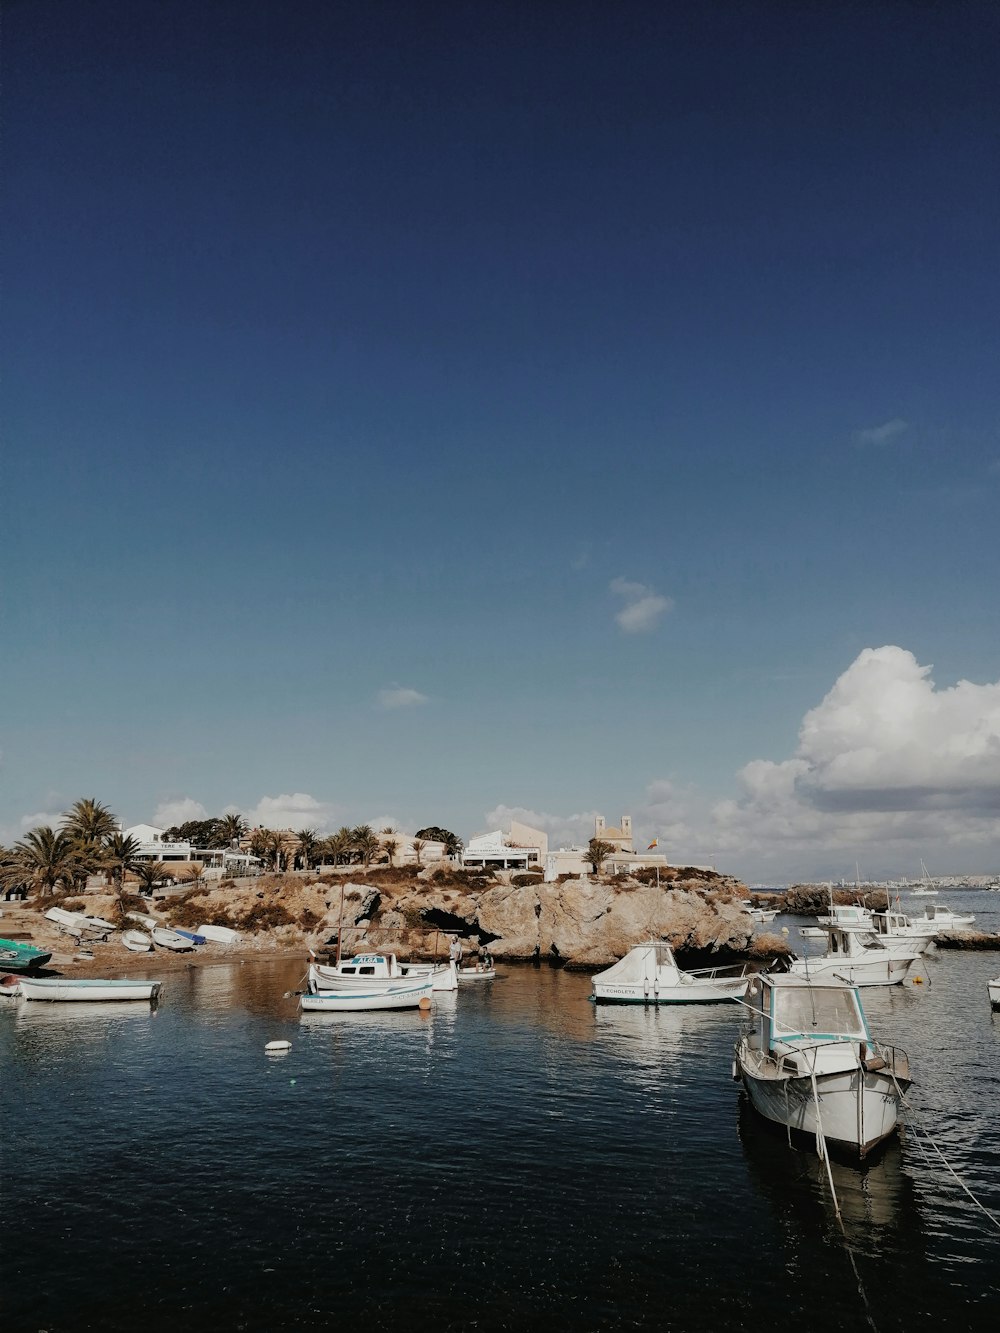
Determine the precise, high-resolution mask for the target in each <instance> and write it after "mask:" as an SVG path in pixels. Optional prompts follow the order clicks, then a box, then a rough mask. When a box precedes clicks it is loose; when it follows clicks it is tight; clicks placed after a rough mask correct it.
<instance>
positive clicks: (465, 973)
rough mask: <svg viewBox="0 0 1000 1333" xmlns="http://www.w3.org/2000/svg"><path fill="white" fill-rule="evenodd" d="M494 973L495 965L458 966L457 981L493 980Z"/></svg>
mask: <svg viewBox="0 0 1000 1333" xmlns="http://www.w3.org/2000/svg"><path fill="white" fill-rule="evenodd" d="M496 975H497V970H496V968H495V967H460V968H459V969H458V979H459V981H494V980H496Z"/></svg>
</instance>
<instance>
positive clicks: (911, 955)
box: [788, 926, 925, 986]
mask: <svg viewBox="0 0 1000 1333" xmlns="http://www.w3.org/2000/svg"><path fill="white" fill-rule="evenodd" d="M826 936H827V945H826V953H824V954H820V955H818V956H816V957H805V958H795V959H793V960H792V962H791V964H790V965H789V969H788V970H789V973H790V974H791V975H793V976H797V977H800V978H802V979H803V980H805V981H816V982H828V981H829V982H834V983H836V982H840V983H842V984H843V985H847V986H894V985H898V984H899V983H900V982H901V981H903V980H904V979H905V977H906V974H907V972H909V970H910V967H911V965H912V964H913V963H914V962H915V961H916V960H917V959H918V958H919V957H920V954H921V951H922V949H923V948H924V947H925V945H924V942H923V941H922V940H916V939H915V940H884V939H880V938H879V937H878V936H876V935H875V934H873V933H871V932H869V931H860V930H846V929H844V928H843V927H841V926H827V927H826Z"/></svg>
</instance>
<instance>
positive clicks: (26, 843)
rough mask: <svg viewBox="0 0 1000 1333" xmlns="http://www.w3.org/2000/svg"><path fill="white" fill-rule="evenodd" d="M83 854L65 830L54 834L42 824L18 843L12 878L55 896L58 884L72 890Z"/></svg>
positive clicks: (15, 848)
mask: <svg viewBox="0 0 1000 1333" xmlns="http://www.w3.org/2000/svg"><path fill="white" fill-rule="evenodd" d="M80 851H81V849H80V844H79V843H78V842H77V841H76V839H75V838H73V837H72V836H71V835H70V833H69V832H68V831H67V830H66V829H59V830H58V832H55V831H53V830H52V829H51V828H50V827H49V825H48V824H42V825H41V826H40V827H39V828H34V829H32V830H31V832H30V833H26V834H25V835H24V837H23V838H22V839H21V840H20V842H15V844H14V847H13V850H12V853H11V878H12V879H13V878H17V879H18V883H19V885H23V886H24V887H25V888H28V889H34V890H35V891H36V892H38V893H41V894H46V893H52V892H53V891H54V890H55V888H56V886H57V885H59V884H63V885H65V886H67V887H72V885H73V884H74V883H75V881H76V877H77V874H78V873H79V871H80V866H81V863H80ZM5 877H6V876H5Z"/></svg>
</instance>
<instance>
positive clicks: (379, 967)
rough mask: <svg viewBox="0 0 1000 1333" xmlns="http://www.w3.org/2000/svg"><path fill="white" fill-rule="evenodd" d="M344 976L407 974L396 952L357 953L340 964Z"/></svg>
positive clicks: (338, 968)
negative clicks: (401, 967) (400, 964)
mask: <svg viewBox="0 0 1000 1333" xmlns="http://www.w3.org/2000/svg"><path fill="white" fill-rule="evenodd" d="M337 971H338V972H339V973H340V975H341V976H343V977H383V978H384V977H400V976H403V975H405V974H404V973H403V972H402V971H401V969H400V966H399V964H398V962H397V961H396V955H395V954H394V953H356V954H355V955H354V957H353V958H352V959H350V961H345V962H342V963H340V964H339V965H338V967H337Z"/></svg>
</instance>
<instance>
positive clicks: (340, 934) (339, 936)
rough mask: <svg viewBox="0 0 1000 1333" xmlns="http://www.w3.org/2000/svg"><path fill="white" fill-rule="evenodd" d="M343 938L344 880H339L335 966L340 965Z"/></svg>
mask: <svg viewBox="0 0 1000 1333" xmlns="http://www.w3.org/2000/svg"><path fill="white" fill-rule="evenodd" d="M343 938H344V881H343V880H341V881H340V922H339V924H338V926H337V966H338V967H339V966H340V944H341V940H342V939H343Z"/></svg>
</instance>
